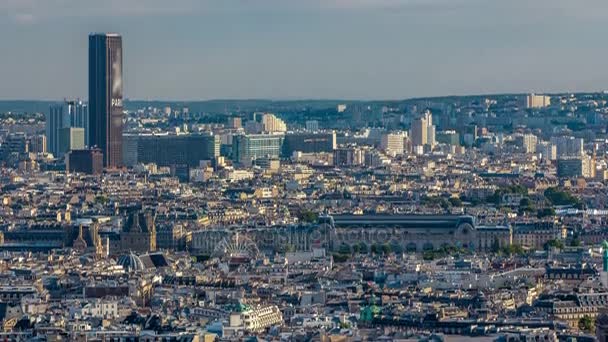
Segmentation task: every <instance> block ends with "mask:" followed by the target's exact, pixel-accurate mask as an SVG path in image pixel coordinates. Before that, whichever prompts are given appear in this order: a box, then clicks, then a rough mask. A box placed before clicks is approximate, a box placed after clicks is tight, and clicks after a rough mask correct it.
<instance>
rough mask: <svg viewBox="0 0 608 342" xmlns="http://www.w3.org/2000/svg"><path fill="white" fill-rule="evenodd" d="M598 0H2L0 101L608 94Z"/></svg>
mask: <svg viewBox="0 0 608 342" xmlns="http://www.w3.org/2000/svg"><path fill="white" fill-rule="evenodd" d="M607 20H608V1H606V0H568V1H566V0H171V1H167V0H103V1H102V0H0V44H1V48H0V99H46V100H58V99H63V98H83V99H86V97H87V93H88V91H87V77H88V74H87V63H88V62H87V52H88V50H87V44H88V34H89V33H90V32H118V33H120V34H122V36H123V62H124V66H123V72H124V83H125V89H124V92H125V97H126V98H130V99H142V100H146V99H150V100H153V99H154V100H207V99H253V98H264V99H358V100H371V99H378V100H382V99H406V98H412V97H423V96H444V95H469V94H492V93H514V92H515V93H523V92H537V93H542V92H578V91H601V90H604V89H608V86H607V85H608V44H607V43H606V32H608V28H607V27H606V24H605V23H606V22H607Z"/></svg>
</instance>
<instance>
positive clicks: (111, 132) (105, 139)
mask: <svg viewBox="0 0 608 342" xmlns="http://www.w3.org/2000/svg"><path fill="white" fill-rule="evenodd" d="M122 90H123V83H122V37H121V36H120V35H118V34H115V33H94V34H91V35H89V134H88V138H89V145H90V146H96V147H99V148H100V149H101V150H102V152H103V164H104V166H105V167H109V168H115V167H119V166H121V165H122V117H123V103H122V96H123V91H122Z"/></svg>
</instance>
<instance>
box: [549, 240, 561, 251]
mask: <svg viewBox="0 0 608 342" xmlns="http://www.w3.org/2000/svg"><path fill="white" fill-rule="evenodd" d="M544 247H545V250H547V251H548V250H549V249H551V248H557V249H564V242H563V241H562V240H559V239H551V240H549V241H547V242H546V243H545V246H544Z"/></svg>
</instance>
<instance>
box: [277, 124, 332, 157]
mask: <svg viewBox="0 0 608 342" xmlns="http://www.w3.org/2000/svg"><path fill="white" fill-rule="evenodd" d="M335 149H336V133H335V132H333V131H332V132H318V133H303V132H298V133H289V134H286V135H285V140H284V141H283V146H282V155H283V157H285V158H289V157H291V156H292V155H293V153H294V152H296V151H298V152H302V153H320V152H332V151H333V150H335Z"/></svg>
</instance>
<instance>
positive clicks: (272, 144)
mask: <svg viewBox="0 0 608 342" xmlns="http://www.w3.org/2000/svg"><path fill="white" fill-rule="evenodd" d="M283 139H284V135H282V134H242V135H236V136H234V137H233V139H232V150H233V159H234V161H235V162H237V163H239V164H241V165H244V166H250V165H251V164H252V162H254V161H255V160H256V159H258V158H261V157H275V158H278V157H280V154H281V146H282V144H283Z"/></svg>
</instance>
